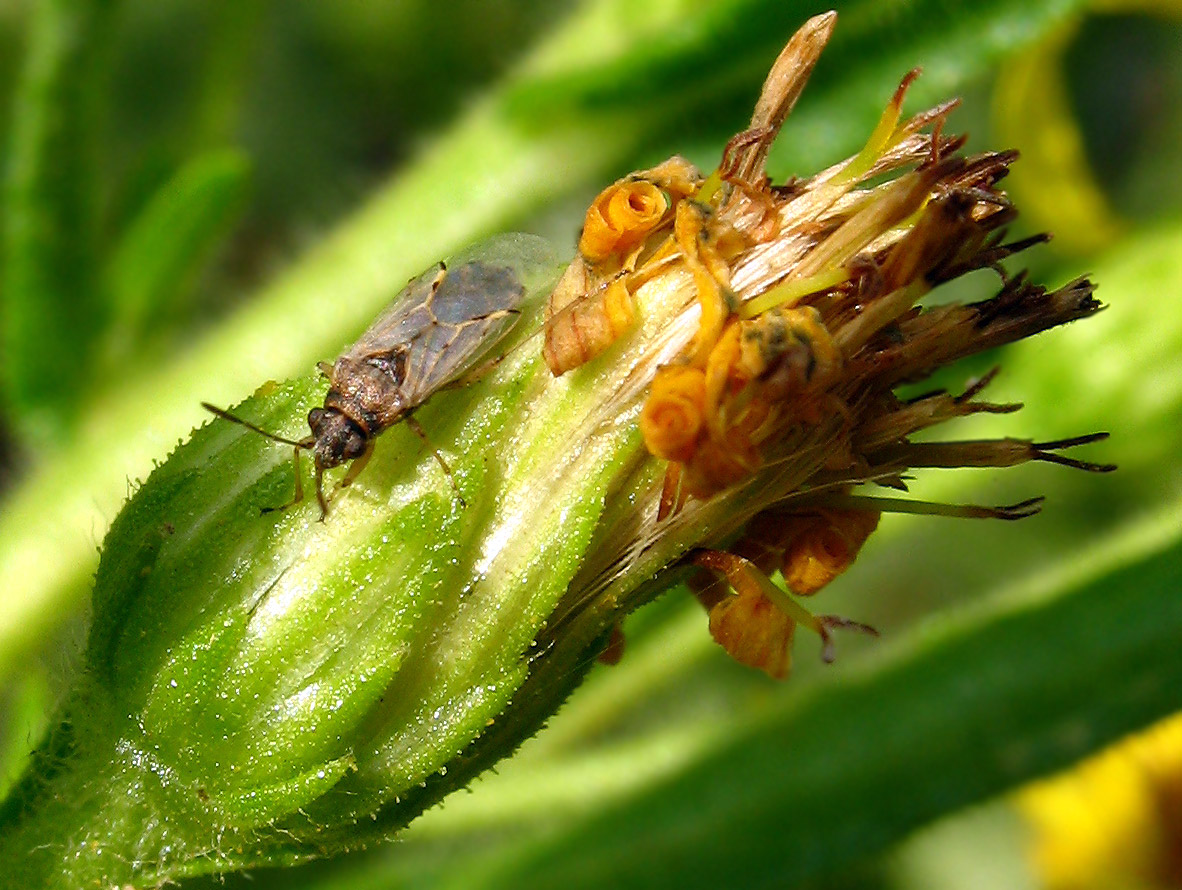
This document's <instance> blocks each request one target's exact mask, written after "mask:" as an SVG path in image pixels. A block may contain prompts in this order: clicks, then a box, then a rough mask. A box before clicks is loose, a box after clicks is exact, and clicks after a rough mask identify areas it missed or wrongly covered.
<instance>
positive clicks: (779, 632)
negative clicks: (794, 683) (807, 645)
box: [710, 590, 796, 680]
mask: <svg viewBox="0 0 1182 890" xmlns="http://www.w3.org/2000/svg"><path fill="white" fill-rule="evenodd" d="M795 634H796V622H795V621H793V620H792V619H791V618H789V617H788V616H787V615H786V614H784V612H783V611H782V610H781V609H780V608H779V607H777V606H776V604H775V603H773V602H772V601H771V600H770V599H769V598H768V597H767V596H765V595H763V594H761V593H757V592H755V591H750V590H744V591H738V592H736V593H735V594H734V595H733V596H727V597H724V598H723V599H722V600H721V601H720V602H719V603H718V604H717V605H715V606H714V607H713V608H712V609H711V610H710V636H712V637H714V641H715V642H716V643H718V645H720V646H722V648H723V649H725V650H726V651H727V654H729V655H730V656H731V658H733V659H734V660H735V661H737V662H739V663H740V664H745V665H747V666H749V667H753V668H757V669H758V670H761V671H763V672H764V673H765V674H767V675H768V676H769V677H771V678H772V679H775V680H783V679H784V678H785V677H787V676H788V672H789V671H790V670H791V669H792V638H793V636H795Z"/></svg>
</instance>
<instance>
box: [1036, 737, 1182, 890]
mask: <svg viewBox="0 0 1182 890" xmlns="http://www.w3.org/2000/svg"><path fill="white" fill-rule="evenodd" d="M1019 803H1020V806H1021V808H1022V810H1023V812H1024V813H1025V815H1026V816H1027V818H1028V819H1029V821H1030V823H1031V825H1032V827H1033V831H1034V845H1033V850H1032V854H1033V859H1034V865H1035V869H1036V871H1037V873H1038V875H1039V876H1040V877H1041V879H1042V881H1043V885H1044V886H1045V887H1047V888H1049V890H1172V888H1182V714H1177V715H1175V716H1173V717H1171V718H1169V719H1167V720H1165V721H1163V722H1161V723H1159V724H1157V725H1156V726H1154V727H1153V728H1151V729H1150V730H1148V731H1146V732H1144V733H1141V734H1139V735H1135V736H1132V737H1130V738H1128V739H1126V740H1124V741H1122V742H1120V743H1119V744H1117V745H1115V746H1113V747H1111V748H1109V749H1107V750H1105V751H1104V752H1102V753H1101V754H1099V755H1097V756H1095V757H1092V758H1091V759H1089V760H1086V761H1084V762H1083V763H1082V764H1080V765H1079V766H1077V767H1076V768H1075V769H1073V770H1070V771H1069V772H1066V773H1063V774H1060V775H1058V776H1056V777H1054V778H1051V779H1048V780H1046V781H1043V782H1038V783H1036V784H1034V785H1032V786H1030V787H1029V788H1027V789H1026V790H1025V791H1024V792H1023V793H1022V794H1021V796H1020V798H1019Z"/></svg>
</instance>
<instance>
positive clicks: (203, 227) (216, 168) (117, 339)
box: [105, 149, 250, 362]
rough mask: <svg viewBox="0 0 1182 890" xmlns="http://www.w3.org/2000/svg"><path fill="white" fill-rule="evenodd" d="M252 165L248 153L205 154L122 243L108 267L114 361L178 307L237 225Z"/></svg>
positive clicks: (164, 190)
mask: <svg viewBox="0 0 1182 890" xmlns="http://www.w3.org/2000/svg"><path fill="white" fill-rule="evenodd" d="M249 176H250V163H249V160H248V159H247V157H246V156H245V155H244V154H242V153H241V152H240V151H237V150H234V149H224V150H221V151H214V152H209V153H207V154H204V155H201V156H199V157H197V158H195V159H193V160H192V161H190V162H189V163H187V164H186V165H185V166H183V167H182V168H181V169H180V170H178V171H177V172H176V174H175V175H173V177H172V178H171V179H169V180H168V181H167V182H165V183H164V184H163V185H162V186H161V187H160V188H159V189H158V190H157V192H156V194H155V195H154V196H153V197H152V198H151V199H150V200H149V201H148V203H147V204H146V205H145V206H144V208H143V209H142V210H141V211H140V212H139V215H138V216H137V217H136V218H135V219H134V220H133V221H132V222H131V224H130V225H129V226H128V228H127V231H125V232H124V233H123V235H122V237H121V238H120V239H119V242H118V243H117V244H116V246H115V249H114V252H113V254H112V255H111V258H110V260H109V261H108V262H107V268H106V282H105V283H106V297H107V299H108V300H109V301H110V306H109V313H110V337H109V340H108V343H107V349H108V355H107V358H108V360H109V361H115V362H125V361H126V360H127V359H128V358H129V357H132V356H134V350H135V347H136V345H137V344H138V343H139V342H140V341H141V340H142V338H143V337H144V335H145V334H146V333H148V332H150V331H151V330H152V329H153V327H154V326H155V325H157V324H158V323H159V322H160V321H161V320H162V319H163V318H167V317H168V316H169V314H172V315H173V317H174V318H175V317H176V315H177V313H178V310H181V311H183V307H182V304H183V301H184V299H185V296H186V294H187V291H188V289H189V288H190V287H191V286H192V284H193V283H194V279H195V278H196V275H197V272H198V271H199V270H200V267H201V265H202V263H204V262H205V260H206V259H208V257H209V255H210V253H211V252H212V251H213V249H214V248H215V247H216V246H217V245H218V243H220V241H221V240H222V239H223V238H224V237H225V236H226V234H227V233H228V232H229V230H230V228H231V227H232V226H233V225H234V223H235V222H237V220H238V218H239V214H240V213H241V210H242V208H243V206H244V204H245V202H246V197H247V189H248V186H249Z"/></svg>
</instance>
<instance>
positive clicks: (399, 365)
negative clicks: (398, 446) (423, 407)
mask: <svg viewBox="0 0 1182 890" xmlns="http://www.w3.org/2000/svg"><path fill="white" fill-rule="evenodd" d="M404 379H405V355H404V353H403V352H402V351H401V350H392V351H390V352H387V353H384V354H381V355H373V356H368V357H366V358H365V359H363V360H358V359H355V358H353V357H351V356H347V355H345V356H341V357H340V358H339V359H337V360H336V363H335V364H334V365H333V368H332V374H331V375H330V376H329V383H330V386H329V390H328V393H327V395H325V397H324V407H325V408H326V409H333V410H336V411H339V412H340V413H341V414H343V415H345V416H346V417H348V418H349V419H350V420H352V421H353V423H355V424H356V425H357V426H358V427H360V428H361V429H362V430H363V431H364V432H365V434H366V436H376V435H378V434H379V433H380V432H382V430H384V429H386V428H387V427H389V426H392V425H393V424H395V423H397V422H398V421H399V420H401V419H402V418H403V416H404V415H405V414H406V411H407V409H408V408H413V407H415V406H414V405H411V404H408V403H407V398H406V393H405V391H404V388H403V385H404Z"/></svg>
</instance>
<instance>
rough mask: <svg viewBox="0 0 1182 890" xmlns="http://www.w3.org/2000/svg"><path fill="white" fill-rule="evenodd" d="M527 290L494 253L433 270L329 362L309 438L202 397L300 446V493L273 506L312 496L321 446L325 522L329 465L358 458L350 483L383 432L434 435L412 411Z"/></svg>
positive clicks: (496, 328)
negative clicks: (304, 480) (309, 464)
mask: <svg viewBox="0 0 1182 890" xmlns="http://www.w3.org/2000/svg"><path fill="white" fill-rule="evenodd" d="M524 296H525V286H524V285H523V284H522V281H521V278H520V277H519V276H518V274H517V272H516V271H515V270H514V269H513V268H512V267H511V266H506V265H501V264H497V263H494V262H488V261H472V262H467V263H464V264H462V265H459V266H456V267H455V268H451V269H449V268H448V267H447V266H446V265H445V264H444V263H439V265H438V267H436V268H435V269H434V270H432V271H431V272H428V273H426V274H424V275H422V276H420V277H419V278H416V279H413V280H411V282H410V283H409V284H408V285H407V286H406V289H405V290H403V291H402V293H401V294H399V296H398V298H397V299H395V301H394V302H393V304H392V305H391V306H390V308H388V309H387V310H386V311H385V312H383V313H382V314H381V315H380V316H378V319H377V320H376V321H375V322H374V323H373V324H372V325H370V327H369V329H368V330H367V331H366V332H365V333H364V334H362V335H361V338H360V339H359V340H358V341H357V342H356V343H354V344H353V346H351V347H350V348H349V350H348V351H347V352H345V353H344V354H343V355H341V356H340V357H339V358H338V359H337V360H336V362H334V363H333V364H331V365H330V364H328V362H321V363H320V370H321V371H322V372H323V374H324V376H325V377H327V378H328V381H329V389H328V394H327V395H326V396H325V397H324V407H323V408H314V409H312V411H310V412H309V413H308V426H309V428H310V429H311V435H309V436H308V437H307V438H304V439H299V440H296V439H287V438H284V437H283V436H278V435H276V434H275V433H271V432H268V431H267V430H264V429H262V428H260V427H257V426H255V425H254V424H252V423H249V422H247V421H245V420H243V419H242V418H240V417H236V416H234V415H233V414H230V413H229V412H227V411H224V410H223V409H221V408H218V407H215V406H214V405H210V404H209V403H208V402H202V405H203V407H205V408H206V409H207V410H209V411H212V412H213V413H214V414H216V415H217V416H218V417H222V418H224V419H226V420H230V421H233V422H234V423H237V424H241V425H242V426H245V427H247V428H248V429H251V430H254V431H255V432H257V433H260V434H262V435H264V436H266V437H267V438H269V439H273V440H274V441H276V442H282V443H284V444H285V445H291V446H292V447H293V448H294V449H295V456H294V458H293V465H294V467H295V497H294V498H293V500H292V501H290V502H289V503H287V504H284V505H283V506H282V507H272V508H269V509H268V510H265V511H264V512H269V511H270V510H282V509H286V508H287V507H290V506H293V505H295V504H298V503H299V502H300V501H301V500H303V497H304V491H303V486H302V484H301V482H300V470H299V455H300V451H302V450H306V451H311V452H312V455H313V460H314V462H315V465H316V500H317V502H318V503H319V504H320V518H321V519H322V520H323V519H324V517H325V516H326V515H327V513H328V500H327V499H326V498H325V496H324V487H323V478H324V471H325V470H326V469H329V468H331V467H336V466H340V465H341V464H343V463H346V462H348V461H352V464H351V465H350V467H349V469H348V471H347V472H346V473H345V475H344V477H343V478H342V479H341V481H340V487H341V488H344V487H346V486H347V485H349V484H350V483H352V482H353V480H354V479H356V478H357V475H358V473H360V472H361V470H362V469H363V468H364V467H365V464H366V463H367V462H368V460H369V457H370V455H371V454H372V453H373V445H374V439H375V438H376V437H377V436H378V435H379V434H381V432H382V431H383V430H385V429H388V428H389V427H391V426H393V425H394V424H396V423H398V422H399V421H406V422H407V423H408V424H409V425H410V426H411V428H412V429H413V430H414V431H415V433H416V434H417V435H418V436H419V437H420V438H421V439H423V441H424V442H427V436H426V433H425V432H424V430H423V428H422V427H421V426H420V425H419V423H418V421H416V420H415V419H414V418H413V417H412V416H411V415H412V412H413V411H414V410H415V409H416V408H418V407H419V406H420V405H422V404H423V403H425V402H426V401H427V400H428V399H429V398H431V396H432V395H434V394H435V393H436V392H437V391H438V390H440V389H442V388H444V387H446V386H449V385H452V384H455V383H458V382H461V379H462V378H463V377H464V376H465V375H466V374H468V373H469V372H471V371H472V370H473V369H474V368H476V367H477V366H478V362H479V360H480V359H481V358H482V357H483V356H484V355H485V354H486V353H487V352H488V351H489V350H490V349H492V348H493V346H495V345H496V344H497V343H498V342H500V341H501V340H502V339H504V337H505V336H506V335H507V334H508V333H509V331H510V329H511V328H512V327H513V325H514V323H515V322H516V321H517V317H518V315H519V314H520V311H521V310H520V308H519V307H520V305H521V302H522V300H523V298H524ZM429 444H430V443H429V442H428V445H429ZM432 450H433V451H434V449H432ZM434 453H435V459H436V460H438V461H439V464H440V466H442V467H443V470H444V472H445V473H446V474H447V476H448V479H451V481H452V486H453V487H455V480H454V479H453V478H452V475H451V469H450V468H449V467H448V465H447V463H446V462H445V461H444V459H443V457H442V456H441V455H440V454H439V452H438V451H435V452H434ZM456 494H457V496H458V495H459V491H458V489H457V491H456ZM460 501H461V503H462V502H463V498H462V497H461V498H460Z"/></svg>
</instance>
